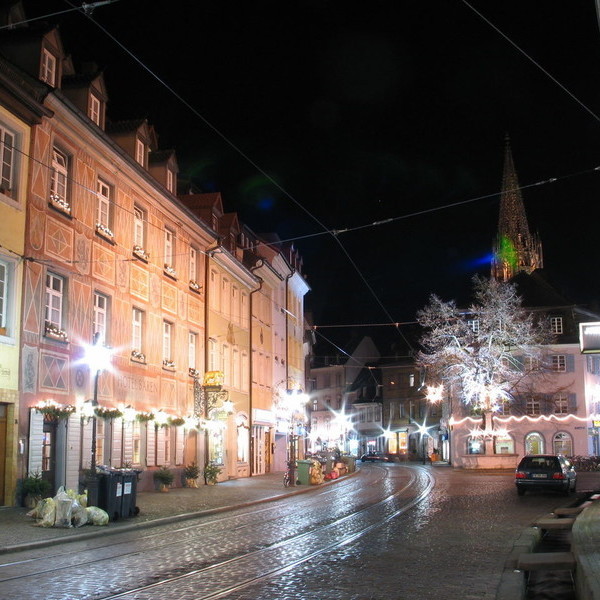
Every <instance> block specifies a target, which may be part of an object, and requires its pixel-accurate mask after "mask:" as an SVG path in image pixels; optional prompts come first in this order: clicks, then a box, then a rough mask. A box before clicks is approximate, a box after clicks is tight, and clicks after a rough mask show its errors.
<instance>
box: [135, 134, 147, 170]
mask: <svg viewBox="0 0 600 600" xmlns="http://www.w3.org/2000/svg"><path fill="white" fill-rule="evenodd" d="M135 160H136V162H137V163H138V164H140V165H142V167H145V166H146V145H145V144H144V142H142V140H140V138H136V140H135Z"/></svg>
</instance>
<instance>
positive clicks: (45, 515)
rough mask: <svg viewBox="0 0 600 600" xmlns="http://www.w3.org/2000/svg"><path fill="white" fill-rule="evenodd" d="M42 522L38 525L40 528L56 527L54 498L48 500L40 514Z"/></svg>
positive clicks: (45, 501)
mask: <svg viewBox="0 0 600 600" xmlns="http://www.w3.org/2000/svg"><path fill="white" fill-rule="evenodd" d="M39 516H40V520H39V521H38V522H37V525H39V526H40V527H54V521H55V519H56V503H55V502H54V498H46V499H45V500H44V504H43V506H42V508H41V511H40V513H39Z"/></svg>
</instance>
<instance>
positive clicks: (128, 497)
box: [121, 469, 138, 518]
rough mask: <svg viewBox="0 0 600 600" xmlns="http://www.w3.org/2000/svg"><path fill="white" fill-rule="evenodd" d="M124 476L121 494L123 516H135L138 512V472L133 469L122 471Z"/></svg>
mask: <svg viewBox="0 0 600 600" xmlns="http://www.w3.org/2000/svg"><path fill="white" fill-rule="evenodd" d="M121 477H122V478H123V494H122V496H121V516H122V517H124V518H127V517H134V516H135V515H136V514H137V513H138V510H137V507H136V505H135V504H136V501H137V497H136V496H137V477H138V472H137V471H134V470H133V469H127V470H122V471H121Z"/></svg>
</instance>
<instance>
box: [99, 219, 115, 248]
mask: <svg viewBox="0 0 600 600" xmlns="http://www.w3.org/2000/svg"><path fill="white" fill-rule="evenodd" d="M96 233H97V234H98V235H99V236H100V237H103V238H104V239H105V240H106V241H108V242H110V243H111V244H114V243H115V234H114V233H113V231H112V229H109V228H108V227H107V226H106V225H104V224H102V223H96Z"/></svg>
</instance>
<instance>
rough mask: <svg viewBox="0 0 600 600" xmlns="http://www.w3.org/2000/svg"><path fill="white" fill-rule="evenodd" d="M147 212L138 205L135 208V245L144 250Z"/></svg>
mask: <svg viewBox="0 0 600 600" xmlns="http://www.w3.org/2000/svg"><path fill="white" fill-rule="evenodd" d="M145 217H146V212H145V211H144V209H143V208H140V207H139V206H137V205H134V206H133V244H134V246H139V247H140V248H141V249H142V250H145V248H146V235H145V231H146V227H145V225H146V223H145V221H146V219H145Z"/></svg>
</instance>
